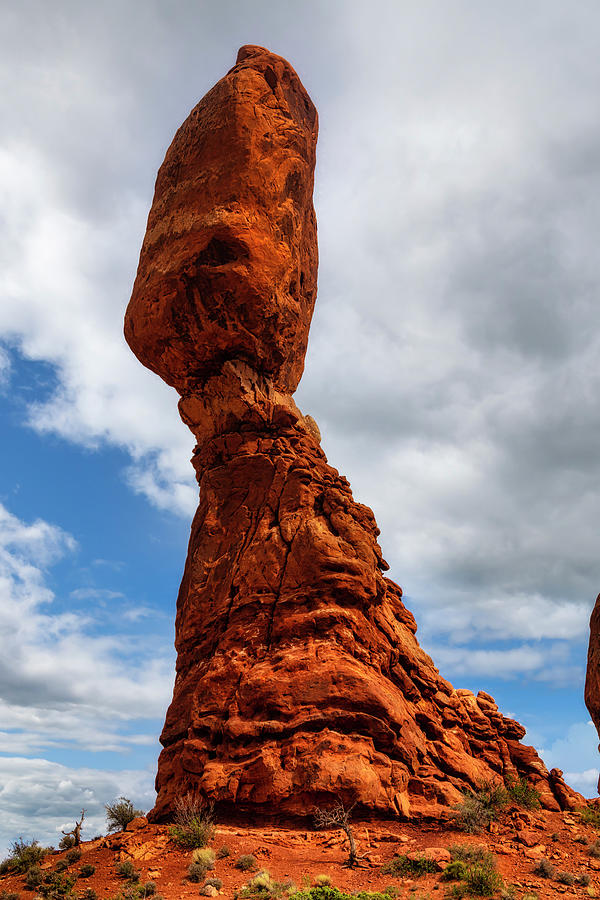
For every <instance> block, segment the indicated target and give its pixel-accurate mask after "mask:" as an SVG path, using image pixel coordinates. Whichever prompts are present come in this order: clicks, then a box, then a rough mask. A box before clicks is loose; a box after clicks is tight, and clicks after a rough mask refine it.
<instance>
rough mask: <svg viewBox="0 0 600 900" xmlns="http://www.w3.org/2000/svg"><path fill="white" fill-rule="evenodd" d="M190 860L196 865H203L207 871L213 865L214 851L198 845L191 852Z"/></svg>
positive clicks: (212, 867)
mask: <svg viewBox="0 0 600 900" xmlns="http://www.w3.org/2000/svg"><path fill="white" fill-rule="evenodd" d="M192 862H193V863H195V864H196V865H198V866H204V870H205V871H206V872H207V871H208V870H209V869H214V867H215V852H214V850H211V849H210V847H198V848H197V849H196V850H194V852H193V853H192Z"/></svg>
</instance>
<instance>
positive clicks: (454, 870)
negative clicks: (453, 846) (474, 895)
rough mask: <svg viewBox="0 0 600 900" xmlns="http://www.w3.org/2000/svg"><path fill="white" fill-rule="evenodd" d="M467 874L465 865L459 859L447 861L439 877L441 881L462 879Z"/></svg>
mask: <svg viewBox="0 0 600 900" xmlns="http://www.w3.org/2000/svg"><path fill="white" fill-rule="evenodd" d="M466 874H467V867H466V865H465V863H464V862H462V860H460V859H455V860H453V861H452V862H449V863H448V865H447V866H446V867H445V868H444V871H443V872H442V874H441V876H440V878H441V880H442V881H462V880H463V879H464V878H465V877H466Z"/></svg>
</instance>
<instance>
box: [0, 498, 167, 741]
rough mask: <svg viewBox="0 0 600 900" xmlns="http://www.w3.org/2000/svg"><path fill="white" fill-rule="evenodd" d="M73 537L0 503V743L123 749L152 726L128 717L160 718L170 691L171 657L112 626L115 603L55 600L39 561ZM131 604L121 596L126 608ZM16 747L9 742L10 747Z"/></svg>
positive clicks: (157, 642) (153, 641) (66, 547)
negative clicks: (70, 605) (57, 604)
mask: <svg viewBox="0 0 600 900" xmlns="http://www.w3.org/2000/svg"><path fill="white" fill-rule="evenodd" d="M74 548H75V542H74V540H73V538H72V537H71V536H70V535H68V534H65V532H63V531H62V530H61V529H60V528H57V527H56V526H54V525H50V524H48V523H46V522H42V521H37V522H35V523H33V524H32V525H28V524H26V523H23V522H21V521H20V520H19V519H17V518H16V517H15V516H13V515H11V514H10V513H9V512H8V511H7V510H6V509H5V508H4V507H2V506H0V629H1V630H2V634H3V636H4V640H3V642H2V649H0V709H1V711H2V715H1V720H2V723H3V727H4V729H6V730H7V731H8V732H9V733H5V734H4V735H3V738H2V744H1V748H2V750H3V751H4V752H7V751H10V749H11V746H12V747H15V746H16V745H17V744H18V745H19V748H20V750H21V752H24V753H26V752H39V751H40V750H42V749H43V748H44V747H57V746H61V747H65V746H70V747H81V748H85V749H93V750H113V751H118V750H122V751H126V750H127V748H128V747H129V746H131V744H132V743H134V744H135V743H139V742H140V741H144V742H150V741H151V740H155V739H156V737H155V735H151V736H148V735H141V736H140V735H134V736H132V735H130V734H129V733H128V732H129V730H130V723H132V722H135V721H136V720H144V719H154V718H162V715H163V713H164V710H165V708H166V706H167V704H168V702H169V700H170V694H171V688H172V682H173V659H172V654H171V652H170V649H167V648H165V647H164V645H163V642H162V638H160V639H157V638H156V637H153V636H152V635H149V636H148V637H147V639H146V640H145V643H144V648H143V650H142V649H141V648H136V647H134V646H132V644H131V638H130V634H129V632H128V631H123V632H120V631H118V630H117V628H118V623H119V622H120V621H121V619H120V617H115V615H114V611H113V610H109V611H107V612H106V613H103V612H102V610H101V609H100V608H98V609H97V610H96V612H95V615H94V618H92V617H91V616H90V615H88V614H85V615H84V614H81V613H76V612H71V611H69V612H57V611H56V610H55V609H53V601H54V599H55V598H54V595H53V593H52V591H51V590H50V589H49V588H48V586H47V584H46V582H45V577H44V572H43V570H42V569H41V568H40V564H46V565H50V564H52V563H53V562H55V561H57V560H58V559H59V558H60V556H61V555H62V554H64V553H69V552H73V550H74ZM132 609H133V607H131V605H130V604H128V603H127V601H125V611H126V612H130V611H131V610H132ZM13 752H14V751H13Z"/></svg>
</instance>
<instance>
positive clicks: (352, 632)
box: [125, 47, 583, 819]
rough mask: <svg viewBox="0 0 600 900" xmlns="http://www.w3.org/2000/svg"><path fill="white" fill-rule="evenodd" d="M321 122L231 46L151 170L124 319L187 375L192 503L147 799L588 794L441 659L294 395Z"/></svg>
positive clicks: (281, 71)
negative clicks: (490, 791) (509, 786)
mask: <svg viewBox="0 0 600 900" xmlns="http://www.w3.org/2000/svg"><path fill="white" fill-rule="evenodd" d="M316 139H317V114H316V111H315V108H314V106H313V104H312V102H311V100H310V98H309V97H308V95H307V93H306V91H305V89H304V88H303V86H302V84H301V82H300V80H299V78H298V76H297V75H296V73H295V72H294V70H293V69H292V68H291V66H290V65H289V64H288V63H287V62H286V61H285V60H283V59H281V58H280V57H278V56H275V55H274V54H271V53H269V52H268V51H266V50H264V49H262V48H260V47H243V48H242V49H241V50H240V53H239V55H238V60H237V63H236V65H235V66H234V68H233V69H232V70H231V71H230V72H229V73H228V74H227V75H226V76H225V77H224V78H223V79H222V80H221V81H219V82H218V84H217V85H216V86H215V87H214V88H213V89H212V90H211V91H210V92H209V93H208V94H207V95H206V96H205V97H204V98H203V99H202V100H201V101H200V103H199V104H198V106H197V107H196V108H195V109H194V110H193V111H192V113H191V114H190V116H189V117H188V119H187V120H186V122H185V123H184V124H183V125H182V127H181V128H180V129H179V131H178V132H177V134H176V136H175V139H174V141H173V143H172V145H171V147H170V148H169V150H168V152H167V155H166V158H165V161H164V163H163V165H162V166H161V169H160V171H159V174H158V179H157V183H156V192H155V197H154V202H153V205H152V209H151V212H150V216H149V220H148V230H147V233H146V237H145V239H144V244H143V247H142V252H141V257H140V264H139V269H138V274H137V278H136V282H135V286H134V290H133V295H132V299H131V302H130V305H129V308H128V311H127V316H126V325H125V333H126V337H127V340H128V342H129V344H130V346H131V348H132V349H133V351H134V352H135V353H136V355H137V356H138V358H139V359H140V360H141V361H142V362H143V363H144V364H145V365H147V366H148V367H149V368H151V369H153V370H154V371H155V372H157V373H158V374H159V375H160V376H161V377H162V378H164V379H165V381H167V382H168V383H169V384H171V385H173V386H174V387H175V388H176V389H177V390H178V392H179V393H180V395H181V401H180V412H181V415H182V418H183V420H184V421H185V422H186V424H187V425H188V426H189V427H190V428H191V430H192V431H193V432H194V434H195V436H196V440H197V446H196V449H195V452H194V458H193V464H194V467H195V469H196V473H197V477H198V483H199V485H200V505H199V507H198V511H197V513H196V515H195V517H194V521H193V525H192V531H191V537H190V544H189V551H188V557H187V562H186V567H185V572H184V576H183V581H182V584H181V589H180V593H179V598H178V608H177V622H176V647H177V653H178V657H177V678H176V683H175V689H174V696H173V701H172V704H171V706H170V708H169V711H168V713H167V719H166V723H165V727H164V731H163V734H162V737H161V741H162V744H163V747H164V749H163V751H162V753H161V755H160V759H159V767H158V776H157V790H158V798H157V803H156V807H155V810H154V812H153V817H154V818H155V819H160V818H161V817H164V816H166V815H168V814H169V812H170V811H171V809H172V806H173V802H174V800H175V798H176V797H178V796H181V795H183V794H185V793H186V792H187V791H188V790H194V791H200V792H201V793H202V794H204V795H205V796H206V797H208V798H210V799H211V800H214V801H216V802H217V803H218V804H219V805H220V806H221V808H228V807H229V808H233V807H235V808H236V809H238V810H244V809H253V810H255V811H256V812H258V813H264V814H266V815H269V814H273V813H283V814H291V815H306V814H310V813H311V811H312V809H313V807H314V806H315V805H324V804H327V802H328V801H330V800H331V799H332V798H334V797H339V796H342V797H344V798H347V799H348V800H350V799H352V800H358V802H359V804H360V805H361V806H362V808H363V809H365V810H370V811H372V812H375V813H378V814H382V815H396V814H402V815H410V814H414V813H427V814H431V815H436V814H437V813H438V812H440V810H441V809H442V808H447V807H448V805H451V804H453V803H455V802H456V801H458V800H459V799H460V793H461V791H463V790H464V789H465V788H468V787H474V786H476V785H477V784H478V783H479V782H481V781H483V780H485V779H489V778H507V777H513V778H514V777H517V776H519V775H525V776H526V777H527V778H528V779H529V780H530V781H531V782H533V783H534V784H535V786H536V787H537V788H538V790H539V792H540V795H541V799H542V803H543V805H544V806H545V807H546V808H548V809H558V808H560V807H562V808H564V807H570V806H573V805H576V804H579V803H582V802H583V800H582V798H580V797H579V795H576V794H575V793H574V792H573V791H571V789H570V788H568V787H567V786H566V785H565V784H564V781H563V780H562V777H561V773H560V772H559V771H558V770H553V771H552V772H551V773H548V771H547V769H546V768H545V766H544V764H543V763H542V761H541V760H540V759H539V757H538V756H537V754H536V752H535V751H534V750H533V748H531V747H527V746H524V745H523V744H521V743H520V739H521V738H522V737H523V735H524V733H525V729H524V728H522V726H521V725H519V724H518V723H517V722H514V721H512V720H511V719H507V718H505V717H504V716H502V715H501V714H500V712H499V711H498V708H497V706H496V704H495V703H494V701H493V699H492V698H491V697H490V696H489V695H487V694H485V693H483V692H481V693H479V694H478V696H477V697H475V696H474V695H473V694H471V693H470V692H469V691H465V690H455V689H454V688H453V687H452V685H451V684H449V683H448V682H447V681H446V680H445V679H443V678H442V677H441V676H440V675H439V673H438V671H437V669H436V668H435V666H434V665H433V663H432V661H431V659H430V658H429V657H428V656H427V654H425V653H424V652H423V650H422V649H421V648H420V646H419V644H418V642H417V640H416V637H415V632H416V625H415V621H414V619H413V616H412V615H411V613H410V612H409V611H408V610H407V609H406V608H405V606H404V605H403V602H402V591H401V589H400V588H399V587H398V586H397V585H396V584H394V582H392V581H391V580H389V579H388V578H386V577H385V575H384V574H383V573H384V572H385V571H386V569H387V568H388V567H387V564H386V563H385V561H384V560H383V559H382V555H381V550H380V548H379V545H378V543H377V536H378V534H379V531H378V528H377V525H376V522H375V519H374V517H373V513H372V512H371V510H370V509H369V508H368V507H366V506H363V505H362V504H360V503H356V502H355V501H354V499H353V497H352V492H351V490H350V485H349V484H348V482H347V480H346V479H345V478H344V477H342V476H341V475H340V474H339V473H338V472H337V471H336V470H335V469H334V468H332V467H331V466H330V465H329V464H328V462H327V459H326V457H325V454H324V453H323V451H322V449H321V447H320V443H319V433H318V428H317V427H316V425H315V423H314V422H313V420H311V419H310V417H304V416H303V415H302V413H301V412H300V410H299V409H298V408H297V407H296V405H295V403H294V401H293V399H292V393H293V391H294V390H295V388H296V387H297V384H298V381H299V379H300V376H301V374H302V370H303V366H304V355H305V351H306V345H307V340H308V330H309V326H310V319H311V316H312V310H313V306H314V302H315V297H316V283H317V241H316V222H315V215H314V210H313V205H312V189H313V171H314V162H315V146H316Z"/></svg>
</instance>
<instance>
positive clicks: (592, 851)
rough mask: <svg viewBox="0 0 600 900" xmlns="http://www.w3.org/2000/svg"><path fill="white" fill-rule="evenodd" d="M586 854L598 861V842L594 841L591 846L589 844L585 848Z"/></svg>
mask: <svg viewBox="0 0 600 900" xmlns="http://www.w3.org/2000/svg"><path fill="white" fill-rule="evenodd" d="M587 852H588V853H589V854H590V856H593V857H594V859H600V841H594V843H593V844H590V845H589V847H588V848H587Z"/></svg>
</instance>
